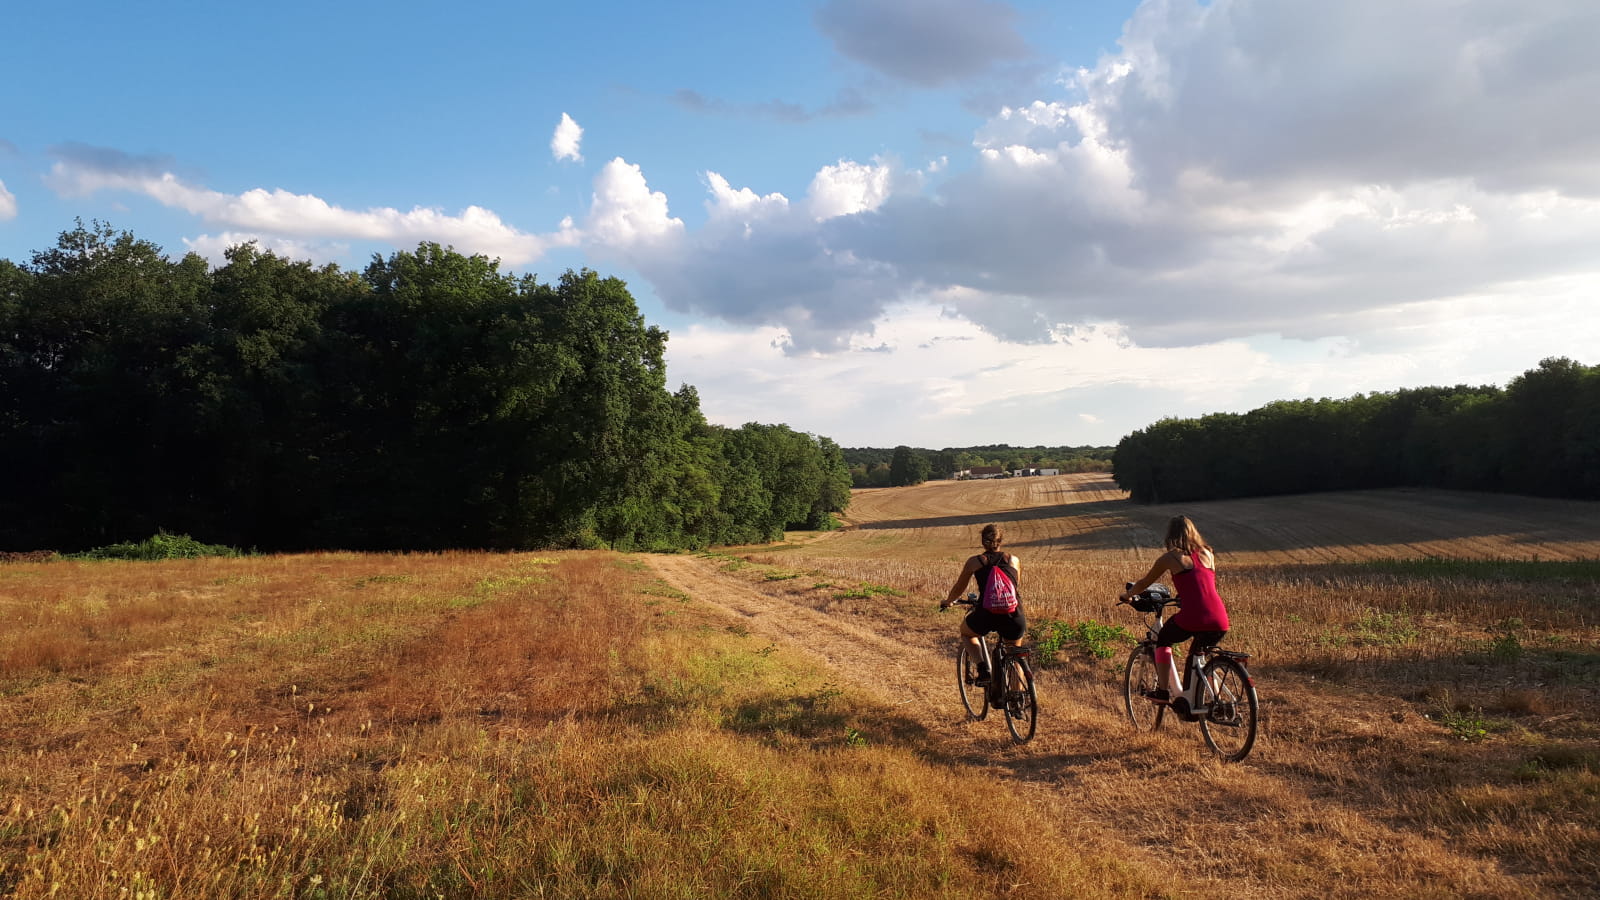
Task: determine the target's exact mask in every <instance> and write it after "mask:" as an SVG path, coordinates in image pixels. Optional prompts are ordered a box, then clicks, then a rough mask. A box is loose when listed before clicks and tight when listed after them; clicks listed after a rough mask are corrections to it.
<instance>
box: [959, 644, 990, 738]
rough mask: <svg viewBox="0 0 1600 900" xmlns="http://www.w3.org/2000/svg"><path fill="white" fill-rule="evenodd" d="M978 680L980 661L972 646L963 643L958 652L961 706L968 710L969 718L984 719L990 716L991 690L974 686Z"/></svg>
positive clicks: (977, 685)
mask: <svg viewBox="0 0 1600 900" xmlns="http://www.w3.org/2000/svg"><path fill="white" fill-rule="evenodd" d="M977 678H978V661H977V659H975V658H974V656H973V654H972V647H971V645H969V644H967V643H966V642H965V641H962V643H961V648H960V649H959V650H957V651H956V687H958V688H960V689H961V705H962V706H964V707H966V708H967V717H968V718H971V719H982V718H983V717H984V716H987V715H988V714H989V689H988V688H987V687H985V686H984V685H981V684H974V683H973V682H974V681H976V680H977Z"/></svg>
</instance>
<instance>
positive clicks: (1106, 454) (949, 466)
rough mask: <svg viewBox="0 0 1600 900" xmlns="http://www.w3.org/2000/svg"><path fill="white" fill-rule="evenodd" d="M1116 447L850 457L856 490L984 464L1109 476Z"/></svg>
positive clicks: (883, 452)
mask: <svg viewBox="0 0 1600 900" xmlns="http://www.w3.org/2000/svg"><path fill="white" fill-rule="evenodd" d="M1112 449H1113V448H1111V447H1087V446H1085V447H1043V446H1039V447H1012V446H1011V445H1009V444H985V445H981V446H975V447H946V448H945V449H943V450H928V449H923V448H918V447H910V446H907V445H905V444H902V445H900V446H898V447H893V448H878V447H846V448H845V450H844V459H845V463H846V464H847V465H849V467H850V481H851V484H852V485H854V486H855V487H858V488H863V487H903V486H905V485H912V484H921V483H923V482H924V481H927V480H928V479H930V478H954V477H955V473H957V472H960V471H962V470H964V469H971V468H974V467H978V466H998V467H1000V468H1002V469H1005V470H1006V471H1008V472H1015V471H1017V470H1019V469H1059V470H1061V471H1062V472H1106V471H1110V469H1111V453H1112Z"/></svg>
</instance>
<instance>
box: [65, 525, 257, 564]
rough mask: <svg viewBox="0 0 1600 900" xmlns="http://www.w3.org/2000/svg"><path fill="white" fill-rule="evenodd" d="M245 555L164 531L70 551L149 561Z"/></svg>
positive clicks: (78, 556)
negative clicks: (116, 542) (121, 541)
mask: <svg viewBox="0 0 1600 900" xmlns="http://www.w3.org/2000/svg"><path fill="white" fill-rule="evenodd" d="M243 555H244V553H243V552H242V551H240V550H239V549H238V548H237V547H226V546H223V545H221V544H205V543H201V542H200V541H197V540H195V539H194V538H192V537H190V536H188V535H187V534H167V533H166V532H164V531H163V532H158V533H157V534H155V535H152V536H151V537H148V538H145V539H144V540H142V541H131V542H126V543H121V544H108V545H106V546H104V547H96V548H94V549H92V550H85V551H83V552H82V553H70V554H67V558H68V559H126V560H138V561H147V562H148V561H151V560H161V559H201V558H204V557H212V556H243Z"/></svg>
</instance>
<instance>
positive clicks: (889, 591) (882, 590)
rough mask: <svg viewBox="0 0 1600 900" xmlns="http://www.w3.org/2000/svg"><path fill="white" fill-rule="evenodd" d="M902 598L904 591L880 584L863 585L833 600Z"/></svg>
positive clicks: (844, 592) (836, 595)
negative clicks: (879, 597)
mask: <svg viewBox="0 0 1600 900" xmlns="http://www.w3.org/2000/svg"><path fill="white" fill-rule="evenodd" d="M880 595H883V596H889V597H904V596H905V595H906V592H905V591H899V590H895V589H894V588H892V587H888V586H887V585H882V584H863V585H861V586H860V587H858V588H855V589H853V590H848V591H843V592H841V593H837V594H834V595H833V599H835V600H871V599H872V598H873V597H877V596H880Z"/></svg>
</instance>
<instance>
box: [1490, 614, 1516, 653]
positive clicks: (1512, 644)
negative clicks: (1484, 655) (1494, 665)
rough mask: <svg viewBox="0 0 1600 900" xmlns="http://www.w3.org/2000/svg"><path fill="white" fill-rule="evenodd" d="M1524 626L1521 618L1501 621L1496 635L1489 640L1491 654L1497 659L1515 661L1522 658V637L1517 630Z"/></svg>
mask: <svg viewBox="0 0 1600 900" xmlns="http://www.w3.org/2000/svg"><path fill="white" fill-rule="evenodd" d="M1521 628H1522V620H1521V619H1515V618H1513V619H1505V620H1503V621H1501V622H1500V625H1499V627H1498V629H1497V630H1496V633H1495V636H1494V637H1493V638H1492V639H1491V640H1490V641H1489V655H1490V656H1492V657H1494V658H1495V659H1499V660H1504V661H1506V662H1514V661H1516V660H1518V659H1521V658H1522V639H1521V638H1519V637H1518V636H1517V632H1518V631H1519V630H1521Z"/></svg>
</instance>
